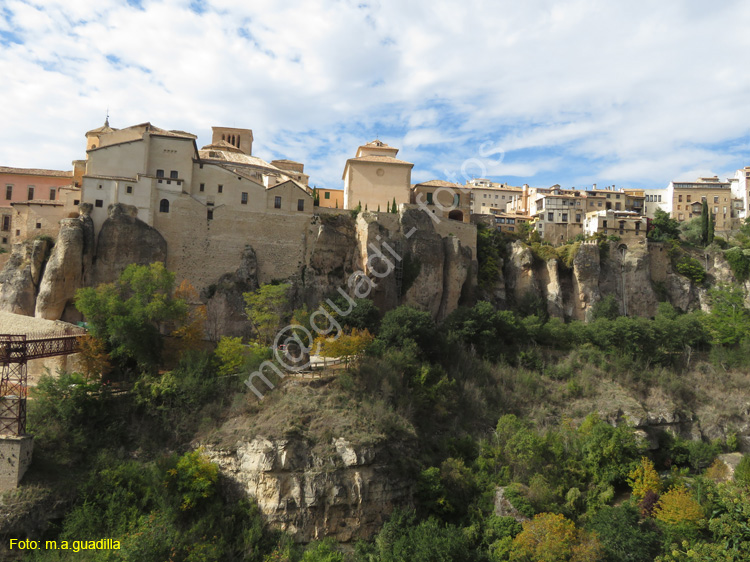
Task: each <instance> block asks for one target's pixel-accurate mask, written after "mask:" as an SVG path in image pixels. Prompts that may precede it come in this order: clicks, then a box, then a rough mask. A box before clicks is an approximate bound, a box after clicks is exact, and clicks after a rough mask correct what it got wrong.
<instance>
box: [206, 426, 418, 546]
mask: <svg viewBox="0 0 750 562" xmlns="http://www.w3.org/2000/svg"><path fill="white" fill-rule="evenodd" d="M333 448H334V450H335V451H334V452H333V453H332V454H331V455H330V456H321V455H319V454H316V453H314V452H312V451H311V449H310V447H309V446H308V445H307V444H306V443H305V442H304V441H302V440H295V439H278V440H268V439H264V438H261V437H258V438H255V439H253V440H252V441H249V442H239V443H237V445H236V447H235V448H233V449H232V450H227V449H215V448H210V447H207V448H206V454H207V455H208V456H209V458H210V459H211V460H212V461H213V462H215V463H216V464H218V465H219V467H220V468H221V471H222V473H223V474H224V475H225V476H228V477H229V478H230V479H232V480H233V481H234V482H235V483H236V484H237V485H238V486H239V487H240V488H241V490H242V492H243V493H245V494H247V495H248V496H250V497H252V498H254V499H255V500H256V501H257V502H258V506H259V507H260V510H261V512H262V513H263V515H264V518H265V519H266V521H267V522H268V523H269V524H270V525H272V526H274V527H276V528H278V529H281V530H284V531H287V532H289V533H291V534H292V535H293V536H294V538H295V540H296V541H298V542H310V541H313V540H320V539H323V538H327V537H331V538H333V539H335V540H336V541H340V542H349V541H352V540H357V539H369V538H371V537H372V536H373V535H374V534H375V533H376V532H377V531H379V530H380V527H381V526H382V525H383V523H384V522H385V521H386V520H387V519H388V516H389V515H390V513H391V512H392V511H393V509H394V508H396V507H404V506H409V505H411V501H412V499H411V497H412V489H411V483H410V482H409V480H408V479H407V478H405V477H404V476H402V475H400V474H399V473H398V472H397V471H395V470H394V468H393V467H392V466H391V464H390V461H391V460H392V459H390V456H391V455H390V454H389V452H388V449H387V448H386V447H384V446H364V445H355V444H352V443H350V442H348V441H346V440H344V439H336V440H334V442H333Z"/></svg>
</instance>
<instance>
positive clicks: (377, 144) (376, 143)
mask: <svg viewBox="0 0 750 562" xmlns="http://www.w3.org/2000/svg"><path fill="white" fill-rule="evenodd" d="M362 147H367V148H390V149H393V150H396V148H395V147H393V146H388V145H387V144H385V143H384V142H383V141H381V140H380V139H375V140H373V141H370V142H368V143H367V144H363V145H362ZM362 147H360V148H362Z"/></svg>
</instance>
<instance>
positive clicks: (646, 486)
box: [628, 457, 661, 500]
mask: <svg viewBox="0 0 750 562" xmlns="http://www.w3.org/2000/svg"><path fill="white" fill-rule="evenodd" d="M628 484H630V487H631V488H632V490H633V497H634V498H635V499H637V500H640V499H643V497H644V496H645V495H646V492H648V491H649V490H651V491H652V492H656V493H657V494H658V493H659V492H661V479H660V478H659V473H658V472H656V469H655V468H654V463H653V461H651V459H649V458H647V457H642V458H641V463H640V464H639V465H638V466H637V467H636V468H634V469H633V470H632V471H631V472H630V474H628Z"/></svg>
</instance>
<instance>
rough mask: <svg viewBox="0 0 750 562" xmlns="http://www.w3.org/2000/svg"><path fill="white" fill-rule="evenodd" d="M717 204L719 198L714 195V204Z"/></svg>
mask: <svg viewBox="0 0 750 562" xmlns="http://www.w3.org/2000/svg"><path fill="white" fill-rule="evenodd" d="M718 202H719V196H718V195H714V203H718Z"/></svg>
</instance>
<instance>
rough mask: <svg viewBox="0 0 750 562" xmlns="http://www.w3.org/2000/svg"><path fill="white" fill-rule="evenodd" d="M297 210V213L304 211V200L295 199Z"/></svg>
mask: <svg viewBox="0 0 750 562" xmlns="http://www.w3.org/2000/svg"><path fill="white" fill-rule="evenodd" d="M297 210H298V211H304V210H305V200H304V199H297Z"/></svg>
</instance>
